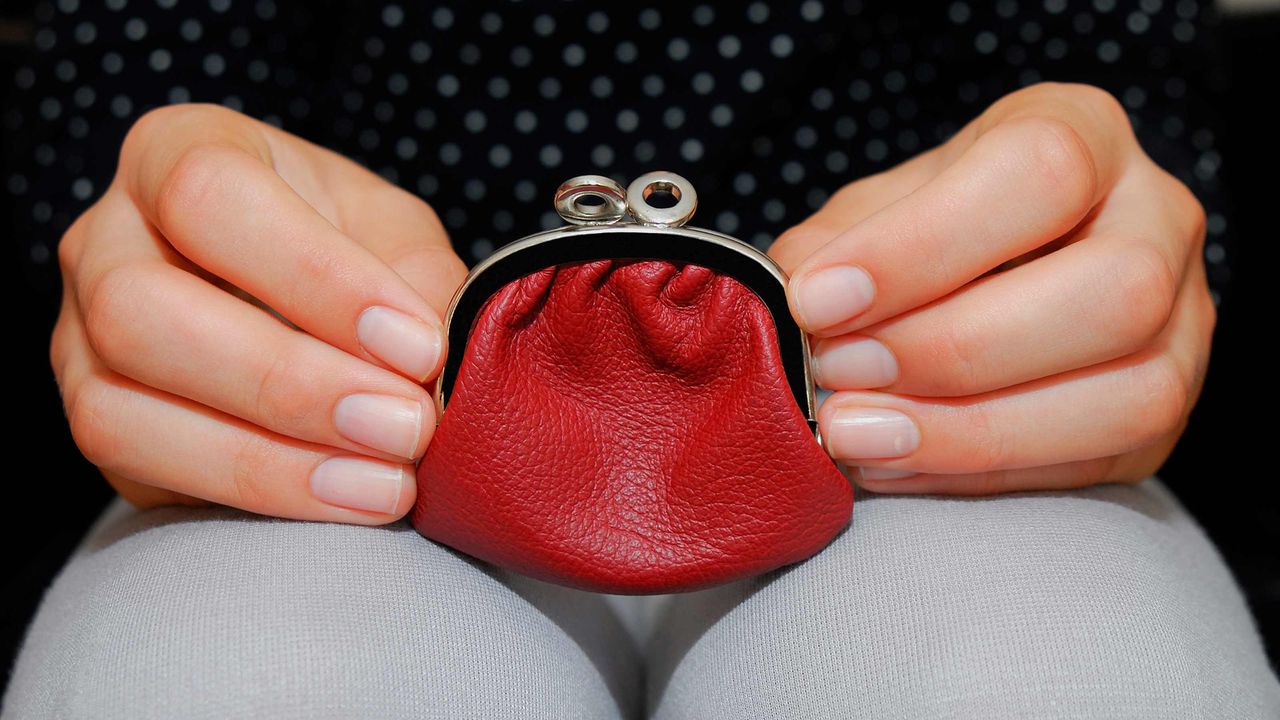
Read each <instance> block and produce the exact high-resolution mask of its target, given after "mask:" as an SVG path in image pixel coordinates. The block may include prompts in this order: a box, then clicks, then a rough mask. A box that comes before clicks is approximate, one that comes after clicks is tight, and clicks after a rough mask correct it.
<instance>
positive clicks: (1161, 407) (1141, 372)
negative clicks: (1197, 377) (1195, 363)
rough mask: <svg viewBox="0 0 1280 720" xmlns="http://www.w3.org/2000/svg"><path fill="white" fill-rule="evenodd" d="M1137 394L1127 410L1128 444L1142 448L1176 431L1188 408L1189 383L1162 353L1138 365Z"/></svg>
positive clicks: (1189, 397) (1170, 359)
mask: <svg viewBox="0 0 1280 720" xmlns="http://www.w3.org/2000/svg"><path fill="white" fill-rule="evenodd" d="M1135 380H1136V385H1137V390H1138V396H1137V398H1136V399H1135V403H1134V405H1133V407H1132V410H1131V411H1130V412H1129V418H1130V423H1129V425H1128V427H1127V428H1126V429H1127V432H1126V435H1127V437H1128V438H1129V440H1130V446H1131V447H1134V448H1137V447H1145V446H1147V445H1150V444H1152V443H1154V442H1156V441H1157V440H1159V439H1160V438H1162V437H1165V436H1167V435H1169V434H1170V433H1172V432H1175V431H1176V430H1177V428H1178V427H1179V426H1180V425H1182V423H1183V420H1184V418H1185V416H1186V415H1187V411H1188V410H1189V409H1190V403H1191V392H1192V382H1191V379H1190V378H1188V377H1187V376H1186V374H1185V373H1183V372H1182V369H1181V368H1179V367H1178V364H1177V362H1176V361H1175V360H1174V359H1173V358H1172V357H1170V356H1168V355H1161V356H1159V357H1157V358H1155V359H1153V360H1151V361H1149V362H1147V363H1145V364H1144V365H1142V366H1140V367H1139V368H1138V371H1137V377H1136V378H1135Z"/></svg>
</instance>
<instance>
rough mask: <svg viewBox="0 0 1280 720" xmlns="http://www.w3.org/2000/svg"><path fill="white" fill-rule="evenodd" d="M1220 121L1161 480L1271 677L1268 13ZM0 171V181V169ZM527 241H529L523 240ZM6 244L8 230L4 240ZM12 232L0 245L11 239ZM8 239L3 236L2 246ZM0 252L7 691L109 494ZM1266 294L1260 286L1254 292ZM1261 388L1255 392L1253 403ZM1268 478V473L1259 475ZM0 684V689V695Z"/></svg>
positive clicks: (1273, 140) (1275, 654)
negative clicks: (1202, 350) (1242, 605)
mask: <svg viewBox="0 0 1280 720" xmlns="http://www.w3.org/2000/svg"><path fill="white" fill-rule="evenodd" d="M31 5H32V4H31V3H28V2H17V3H4V4H0V78H4V81H3V82H4V83H5V84H6V85H7V84H8V83H9V78H11V77H12V76H13V69H14V65H15V63H16V59H17V58H18V57H20V56H21V55H22V54H24V53H26V52H28V45H29V43H30V42H31V35H32V29H31V24H30V20H29V17H30V14H31V9H32V8H31ZM1221 30H1222V33H1223V41H1224V42H1223V45H1222V47H1223V50H1224V55H1225V58H1224V60H1225V62H1224V67H1223V77H1224V78H1225V83H1224V84H1223V87H1222V88H1221V95H1222V96H1221V98H1220V107H1219V110H1220V112H1221V113H1222V114H1223V117H1224V130H1225V133H1224V135H1223V137H1222V138H1221V140H1222V147H1223V156H1224V164H1223V170H1222V178H1223V180H1224V182H1225V184H1226V187H1227V190H1228V194H1229V197H1230V201H1231V208H1232V209H1231V211H1230V213H1229V216H1228V222H1229V223H1230V225H1231V227H1232V228H1233V235H1234V237H1235V250H1234V252H1235V261H1234V262H1233V263H1232V270H1231V272H1232V273H1233V274H1234V277H1233V278H1232V279H1231V283H1230V287H1231V291H1230V293H1229V294H1228V296H1227V297H1226V298H1225V301H1224V303H1223V305H1222V306H1221V308H1220V314H1219V324H1218V328H1217V332H1216V340H1215V346H1214V353H1213V359H1212V362H1211V365H1210V370H1209V377H1208V381H1207V384H1206V386H1205V390H1204V395H1203V397H1202V399H1201V401H1200V404H1199V406H1198V407H1197V409H1196V411H1195V413H1194V415H1193V416H1192V420H1191V424H1190V427H1189V428H1188V430H1187V433H1186V435H1185V437H1184V439H1183V440H1182V442H1181V443H1180V445H1179V446H1178V448H1177V450H1176V451H1175V452H1174V454H1173V457H1172V458H1171V459H1170V461H1169V462H1168V463H1167V465H1166V467H1165V468H1164V469H1163V470H1162V471H1161V476H1162V477H1163V478H1164V480H1165V481H1166V482H1167V483H1168V484H1169V486H1170V487H1172V488H1173V490H1174V491H1175V492H1176V493H1177V494H1178V496H1179V497H1180V498H1181V499H1182V501H1183V502H1184V504H1186V505H1187V506H1188V508H1189V509H1190V510H1191V512H1192V513H1193V514H1194V515H1195V516H1196V517H1197V518H1198V519H1199V521H1200V522H1201V524H1202V525H1203V526H1204V527H1205V528H1206V530H1207V531H1208V533H1209V534H1210V536H1211V537H1212V538H1213V540H1214V541H1215V542H1216V543H1217V545H1218V547H1219V548H1220V549H1221V551H1222V553H1223V555H1224V556H1225V558H1226V560H1227V563H1228V564H1229V565H1230V566H1231V568H1232V570H1233V571H1234V573H1235V575H1236V577H1237V579H1238V580H1239V582H1240V584H1241V585H1242V586H1243V588H1244V590H1245V592H1246V595H1247V597H1248V600H1249V603H1250V605H1251V607H1252V608H1253V611H1254V613H1255V616H1256V617H1257V619H1258V622H1259V625H1260V627H1261V629H1262V632H1263V634H1264V636H1265V637H1266V638H1267V641H1268V650H1269V654H1270V656H1271V659H1272V663H1273V665H1277V664H1280V560H1278V558H1277V552H1276V549H1277V548H1280V503H1278V502H1277V501H1276V499H1275V497H1276V495H1277V494H1276V493H1275V492H1274V490H1273V489H1272V488H1271V487H1270V486H1271V485H1272V484H1273V480H1272V478H1271V476H1270V474H1269V473H1266V472H1265V471H1264V468H1266V466H1264V464H1263V462H1262V459H1263V457H1264V453H1267V452H1268V451H1269V450H1270V448H1269V445H1268V443H1269V441H1270V440H1271V438H1270V431H1271V430H1272V428H1273V427H1274V423H1273V422H1272V421H1271V420H1270V418H1269V415H1268V413H1267V410H1268V409H1269V407H1268V406H1267V405H1265V402H1266V401H1265V397H1272V395H1273V394H1272V393H1271V392H1270V387H1269V381H1270V378H1269V376H1268V375H1266V374H1264V363H1265V365H1266V366H1267V367H1266V369H1268V370H1269V369H1271V367H1273V366H1274V363H1270V362H1265V360H1267V359H1268V357H1267V353H1266V351H1264V350H1263V349H1262V347H1261V345H1262V343H1264V342H1266V341H1270V340H1272V336H1271V332H1272V329H1273V328H1274V321H1273V318H1272V317H1270V312H1271V310H1272V308H1273V307H1274V304H1272V303H1264V300H1263V298H1264V294H1265V296H1266V297H1267V298H1268V299H1270V298H1271V297H1272V296H1273V294H1274V292H1275V290H1274V285H1272V284H1271V283H1270V281H1269V274H1270V272H1271V270H1272V269H1273V268H1274V266H1273V265H1272V264H1271V263H1269V262H1268V260H1270V256H1271V253H1270V246H1271V245H1272V244H1273V243H1274V242H1275V222H1274V218H1273V215H1274V213H1273V212H1272V209H1273V208H1274V207H1275V203H1276V193H1277V191H1278V190H1280V187H1278V183H1277V182H1276V163H1277V160H1280V151H1278V149H1280V140H1278V137H1277V136H1278V135H1280V128H1278V126H1277V122H1276V119H1275V115H1274V114H1273V113H1272V112H1269V111H1268V110H1269V109H1270V107H1271V106H1273V105H1274V102H1273V100H1274V97H1273V96H1274V93H1275V88H1276V82H1277V80H1276V71H1277V69H1280V50H1278V47H1280V13H1272V14H1254V15H1245V16H1235V17H1227V18H1226V19H1225V22H1224V24H1223V27H1222V28H1221ZM0 170H3V168H0ZM533 229H535V228H530V230H533ZM6 230H7V231H9V228H6ZM10 232H11V231H10ZM8 234H9V232H6V235H8ZM26 251H27V248H26V245H25V244H23V243H21V242H17V241H16V239H14V238H6V242H4V252H5V253H6V254H5V256H4V272H5V282H4V287H5V292H7V293H11V297H9V298H7V300H8V301H7V302H6V303H5V305H4V307H5V308H7V309H8V311H7V313H6V315H7V317H8V319H9V321H10V322H12V323H13V326H12V329H11V331H10V332H11V340H10V341H8V342H7V343H6V347H5V368H6V369H7V370H8V372H7V379H8V381H9V384H10V386H11V388H13V390H12V392H11V394H10V396H9V397H10V406H9V407H10V408H11V413H10V422H12V423H13V425H12V426H10V427H11V428H12V429H11V430H10V431H9V432H10V434H9V437H10V438H11V440H10V442H11V445H10V446H9V448H10V449H9V452H8V453H7V456H8V457H9V458H10V470H9V472H8V477H7V478H6V483H5V485H6V487H7V490H8V495H7V498H6V500H7V502H6V503H5V504H6V507H7V509H8V517H7V522H5V523H4V524H3V530H0V548H3V549H2V550H0V582H2V583H3V590H2V591H0V608H2V609H3V615H2V618H3V620H2V622H0V678H4V679H7V676H8V668H9V666H10V663H11V660H12V656H13V653H14V652H15V650H16V647H17V645H18V644H19V643H20V641H21V638H22V634H23V632H24V630H25V627H26V624H27V622H28V621H29V620H30V617H31V615H32V613H33V612H34V609H35V607H36V605H37V603H38V601H39V599H40V597H41V594H42V593H43V591H44V589H45V588H46V587H47V585H48V583H49V582H50V581H51V580H52V578H53V576H54V574H55V573H56V572H57V569H58V568H59V567H60V565H61V563H62V562H63V561H64V559H65V558H66V556H67V555H68V554H69V553H70V551H71V550H72V548H73V547H74V546H75V544H76V542H77V541H78V540H79V539H80V537H81V536H82V535H83V533H84V531H85V529H86V528H87V526H88V524H89V523H90V522H91V521H92V519H93V518H94V517H95V516H96V515H97V514H98V512H99V511H100V510H101V508H102V506H103V505H104V504H105V503H106V502H107V500H108V499H109V498H110V493H109V490H108V487H107V485H106V484H105V483H104V482H102V481H101V480H100V478H99V477H98V476H97V473H96V471H95V469H94V468H93V467H92V466H90V465H89V464H88V463H87V462H85V461H84V460H83V458H82V457H81V456H80V454H79V452H78V451H77V450H76V448H75V446H74V445H73V444H72V442H71V438H70V435H69V433H68V431H67V425H66V422H65V418H64V417H63V415H62V409H61V404H60V402H59V398H58V393H57V387H56V385H55V384H54V380H53V376H52V373H51V371H50V369H49V364H48V359H47V349H48V339H49V332H50V329H51V327H52V325H53V322H54V314H55V312H56V308H53V307H50V306H47V305H46V304H43V303H32V302H31V301H30V299H29V295H28V294H27V293H26V292H24V290H25V288H26V287H27V283H28V278H26V277H24V276H23V272H22V269H21V268H22V265H23V263H22V262H21V261H20V260H21V258H20V257H19V256H18V254H19V253H23V252H26ZM1264 285H1265V286H1264ZM1263 388H1266V391H1265V392H1264V391H1263ZM1266 469H1269V468H1266ZM4 679H0V688H2V687H3V684H4Z"/></svg>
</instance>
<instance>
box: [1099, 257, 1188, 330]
mask: <svg viewBox="0 0 1280 720" xmlns="http://www.w3.org/2000/svg"><path fill="white" fill-rule="evenodd" d="M1111 273H1112V276H1113V277H1112V280H1113V282H1112V283H1110V287H1112V288H1113V292H1114V293H1115V299H1114V300H1113V312H1112V313H1111V315H1112V317H1111V318H1110V322H1109V323H1108V325H1109V326H1110V328H1111V332H1112V333H1117V334H1119V335H1121V338H1120V339H1121V341H1122V342H1121V344H1122V345H1123V349H1127V350H1130V351H1133V350H1137V349H1139V348H1141V347H1145V346H1146V345H1147V344H1149V343H1151V342H1152V341H1153V340H1155V338H1156V336H1157V335H1159V334H1160V332H1161V331H1163V330H1164V328H1165V326H1166V325H1168V323H1169V318H1170V317H1171V316H1172V314H1173V308H1174V303H1175V301H1176V300H1177V296H1178V277H1177V275H1176V274H1175V273H1174V271H1173V268H1171V267H1170V266H1169V262H1168V261H1167V260H1166V259H1165V257H1164V255H1163V254H1162V253H1161V252H1160V251H1159V250H1158V249H1156V246H1155V245H1154V244H1153V243H1151V242H1146V241H1142V240H1133V241H1130V242H1127V243H1125V244H1123V245H1122V246H1121V247H1120V249H1119V251H1118V252H1117V253H1116V255H1115V256H1114V257H1113V258H1112V259H1111Z"/></svg>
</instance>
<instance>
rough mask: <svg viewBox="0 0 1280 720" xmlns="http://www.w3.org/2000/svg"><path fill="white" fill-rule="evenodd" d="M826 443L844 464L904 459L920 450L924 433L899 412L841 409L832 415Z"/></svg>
mask: <svg viewBox="0 0 1280 720" xmlns="http://www.w3.org/2000/svg"><path fill="white" fill-rule="evenodd" d="M826 442H827V447H828V449H829V450H830V452H831V454H832V455H833V456H835V457H837V458H840V459H841V460H850V459H858V458H892V457H902V456H903V455H910V454H911V453H913V452H915V449H916V448H917V447H919V446H920V430H919V429H918V428H916V424H915V423H914V422H913V421H912V420H911V418H909V417H907V416H906V415H904V414H902V413H900V412H898V411H897V410H885V409H882V408H856V407H854V408H840V409H838V410H836V411H835V413H834V414H833V415H832V418H831V423H830V427H829V428H828V429H827V434H826Z"/></svg>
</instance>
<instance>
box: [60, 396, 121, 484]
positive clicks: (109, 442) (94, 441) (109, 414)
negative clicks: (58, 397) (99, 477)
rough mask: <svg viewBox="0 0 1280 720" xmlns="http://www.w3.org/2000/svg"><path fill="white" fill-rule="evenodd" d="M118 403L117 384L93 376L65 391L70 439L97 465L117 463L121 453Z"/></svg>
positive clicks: (104, 465)
mask: <svg viewBox="0 0 1280 720" xmlns="http://www.w3.org/2000/svg"><path fill="white" fill-rule="evenodd" d="M119 402H120V401H119V394H118V392H117V391H116V388H115V386H113V385H111V384H110V383H109V382H107V381H105V380H103V379H101V378H99V377H97V376H92V375H91V376H89V377H88V378H86V379H85V380H84V381H83V382H81V383H80V384H79V385H78V386H77V387H75V388H72V389H69V390H68V391H67V393H66V410H67V421H68V424H69V425H70V428H71V438H72V440H74V441H75V444H76V447H77V448H79V449H80V452H81V453H82V454H83V455H84V456H85V458H87V459H88V460H89V462H91V463H93V464H94V465H96V466H98V467H110V466H112V465H114V464H115V462H116V460H117V458H118V456H119V452H118V450H117V448H118V447H119V442H118V440H117V435H116V432H115V430H114V428H115V427H116V425H117V418H116V415H117V413H118V410H119Z"/></svg>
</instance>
